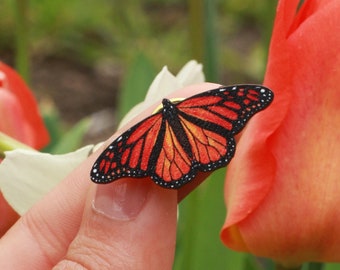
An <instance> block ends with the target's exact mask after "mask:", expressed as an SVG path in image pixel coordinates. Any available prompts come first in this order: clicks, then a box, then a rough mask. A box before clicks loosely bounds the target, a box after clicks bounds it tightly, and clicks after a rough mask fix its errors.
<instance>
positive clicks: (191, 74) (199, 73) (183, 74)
mask: <svg viewBox="0 0 340 270" xmlns="http://www.w3.org/2000/svg"><path fill="white" fill-rule="evenodd" d="M176 78H177V80H178V81H179V82H180V83H181V86H182V87H184V86H188V85H191V84H197V83H203V82H204V81H205V77H204V73H203V66H202V64H199V63H197V61H195V60H191V61H189V62H188V63H186V64H185V65H184V67H183V68H182V69H181V70H180V71H179V72H178V74H177V76H176Z"/></svg>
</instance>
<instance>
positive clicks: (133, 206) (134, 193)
mask: <svg viewBox="0 0 340 270" xmlns="http://www.w3.org/2000/svg"><path fill="white" fill-rule="evenodd" d="M176 221H177V193H176V191H171V190H165V189H163V188H160V187H158V186H157V185H155V184H153V183H152V181H150V179H121V180H119V181H116V182H114V183H112V184H108V185H93V188H92V189H91V190H90V193H89V196H88V200H87V203H86V207H85V212H84V216H83V220H82V223H81V226H80V229H79V232H78V234H77V236H76V237H75V239H74V240H73V241H72V242H71V244H70V246H69V249H68V251H67V254H66V256H65V257H64V259H63V260H62V261H60V262H59V263H58V264H57V265H56V266H55V267H54V268H53V269H83V268H84V269H171V268H172V263H173V257H174V250H175V240H176Z"/></svg>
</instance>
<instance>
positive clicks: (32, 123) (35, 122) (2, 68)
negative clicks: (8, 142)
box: [0, 62, 49, 149]
mask: <svg viewBox="0 0 340 270" xmlns="http://www.w3.org/2000/svg"><path fill="white" fill-rule="evenodd" d="M0 87H2V91H4V90H6V91H8V92H9V93H12V95H13V97H16V103H17V106H18V107H20V111H21V113H20V115H21V116H22V117H21V119H22V118H24V120H25V121H20V124H22V125H24V127H23V128H21V129H24V133H21V132H20V131H19V130H18V131H17V132H16V133H14V134H9V133H8V132H6V130H2V131H3V132H5V133H6V134H8V135H10V136H13V137H14V138H15V139H18V140H20V138H19V137H24V138H25V141H23V142H24V143H27V144H28V145H30V146H31V147H33V148H36V149H40V148H42V147H43V146H45V145H46V144H47V143H48V141H49V135H48V132H47V129H46V128H45V126H44V123H43V120H42V118H41V117H40V114H39V111H38V107H37V103H36V101H35V99H34V97H33V95H32V93H31V91H30V90H29V89H28V87H27V86H26V84H25V82H24V81H23V80H22V79H21V78H20V76H19V75H18V74H17V73H16V72H15V71H14V70H13V69H11V68H10V67H9V66H7V65H5V64H4V63H2V62H0ZM0 102H1V100H0ZM2 105H3V104H2ZM2 105H0V106H2ZM16 111H18V110H16ZM6 116H7V117H9V114H8V113H7V114H6Z"/></svg>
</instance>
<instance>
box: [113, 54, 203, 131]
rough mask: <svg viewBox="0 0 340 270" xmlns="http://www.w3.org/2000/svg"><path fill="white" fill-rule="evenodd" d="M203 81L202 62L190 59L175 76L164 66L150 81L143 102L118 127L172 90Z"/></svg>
mask: <svg viewBox="0 0 340 270" xmlns="http://www.w3.org/2000/svg"><path fill="white" fill-rule="evenodd" d="M204 81H205V78H204V74H203V71H202V64H198V63H197V61H195V60H191V61H189V62H188V63H187V64H185V65H184V67H183V68H182V69H181V70H180V71H179V73H178V75H177V76H176V77H175V76H174V75H173V74H172V73H171V72H170V71H169V70H168V68H167V67H166V66H165V67H163V69H162V70H161V72H159V73H158V74H157V76H156V78H155V79H154V80H153V82H152V83H151V85H150V87H149V90H148V92H147V94H146V96H145V99H144V101H143V102H141V103H139V104H137V105H136V106H134V107H133V108H132V109H131V110H130V111H129V112H128V113H127V114H126V115H125V116H124V118H123V119H122V121H121V122H120V123H119V126H118V129H119V128H121V127H122V126H124V125H125V124H127V123H128V122H130V121H131V120H132V119H133V118H134V117H136V116H137V115H139V114H140V113H141V112H142V111H144V110H145V109H147V108H149V107H150V106H151V105H153V104H154V103H155V102H156V101H157V100H161V99H162V98H163V97H165V96H168V95H170V94H171V93H172V92H173V91H176V90H177V89H180V88H182V87H184V86H188V85H190V84H197V83H202V82H204Z"/></svg>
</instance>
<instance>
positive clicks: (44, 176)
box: [0, 145, 93, 215]
mask: <svg viewBox="0 0 340 270" xmlns="http://www.w3.org/2000/svg"><path fill="white" fill-rule="evenodd" d="M92 148H93V146H92V145H88V146H85V147H83V148H81V149H79V150H77V151H75V152H72V153H68V154H64V155H51V154H47V153H40V152H37V151H30V150H23V149H21V150H14V151H9V152H6V158H5V159H4V160H3V161H2V163H0V189H1V192H2V194H3V196H4V197H5V199H6V201H7V202H8V203H9V204H10V205H11V206H12V207H13V209H14V210H15V211H16V212H17V213H18V214H20V215H22V214H24V213H25V212H26V211H27V210H28V209H29V208H31V206H32V205H33V204H34V203H36V202H37V201H38V200H39V199H40V198H42V197H43V196H44V195H45V194H46V193H47V192H49V191H50V190H51V189H52V188H53V187H55V186H56V185H57V184H58V183H59V182H60V181H61V180H62V179H64V178H65V176H66V175H67V174H69V173H70V172H71V171H72V170H73V169H75V168H76V167H77V166H78V165H79V164H80V163H81V162H82V161H83V160H85V159H86V158H87V157H88V156H89V154H90V152H91V150H92Z"/></svg>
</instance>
